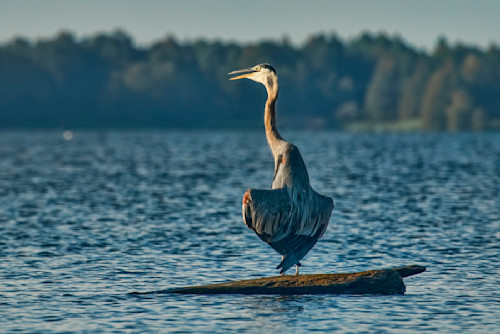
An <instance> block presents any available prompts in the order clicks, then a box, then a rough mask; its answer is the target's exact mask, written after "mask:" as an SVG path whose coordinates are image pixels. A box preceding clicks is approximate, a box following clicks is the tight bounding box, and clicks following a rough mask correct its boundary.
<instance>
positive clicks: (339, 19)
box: [0, 0, 500, 49]
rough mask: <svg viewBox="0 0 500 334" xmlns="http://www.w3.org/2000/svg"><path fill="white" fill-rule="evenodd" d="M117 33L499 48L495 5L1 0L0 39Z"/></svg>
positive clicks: (147, 39) (465, 0)
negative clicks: (365, 35)
mask: <svg viewBox="0 0 500 334" xmlns="http://www.w3.org/2000/svg"><path fill="white" fill-rule="evenodd" d="M116 28H122V29H124V30H126V31H128V32H129V33H130V34H131V35H132V36H133V37H134V38H135V40H136V41H137V43H138V44H141V45H147V44H149V43H151V42H154V41H156V40H158V39H161V38H163V37H165V36H166V35H168V34H171V35H174V36H176V37H178V38H179V39H180V40H181V41H182V40H186V39H187V40H194V39H196V38H199V37H204V38H208V39H215V38H217V39H222V40H226V41H227V40H232V41H241V42H249V41H258V40H261V39H269V38H271V39H281V38H282V37H283V36H284V35H287V36H288V37H289V38H290V39H291V40H292V41H293V42H294V43H301V42H303V41H304V40H305V39H306V38H307V37H308V36H310V35H311V34H313V33H318V32H324V33H330V32H336V33H337V34H338V35H339V36H341V37H343V38H350V37H354V36H357V35H358V34H359V33H360V32H362V31H370V32H375V33H377V32H381V31H383V32H386V33H388V34H389V35H394V34H398V35H400V36H401V37H403V38H404V39H405V40H406V41H408V42H409V43H410V44H412V45H415V46H417V47H421V48H428V49H429V48H432V47H433V46H434V45H435V42H436V39H437V37H438V36H441V35H444V36H446V37H447V38H448V40H449V41H450V42H451V43H455V42H458V41H461V42H465V43H468V44H474V45H478V46H481V47H486V46H488V45H490V44H491V43H495V44H497V45H498V44H500V1H496V0H413V1H406V0H378V1H377V0H371V1H368V0H364V1H363V0H331V1H326V0H309V1H305V0H304V1H296V0H274V1H272V0H268V1H265V0H248V1H243V0H232V1H231V0H205V1H202V0H199V1H195V0H171V1H165V0H164V1H161V0H142V1H138V0H0V42H5V41H8V40H10V39H12V38H13V37H14V36H25V37H29V38H39V37H50V36H52V35H54V34H55V33H56V32H58V31H60V30H62V29H65V30H70V31H73V32H75V33H76V35H77V36H79V37H82V36H88V35H92V34H95V33H96V32H102V31H106V32H109V31H112V30H114V29H116Z"/></svg>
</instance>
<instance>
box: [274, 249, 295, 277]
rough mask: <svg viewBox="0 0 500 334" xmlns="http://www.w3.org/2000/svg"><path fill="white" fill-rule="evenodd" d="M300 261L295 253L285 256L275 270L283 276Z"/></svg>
mask: <svg viewBox="0 0 500 334" xmlns="http://www.w3.org/2000/svg"><path fill="white" fill-rule="evenodd" d="M299 261H300V259H299V258H298V257H297V254H295V253H289V254H287V255H285V257H284V258H283V260H281V263H280V264H279V265H278V266H277V267H276V269H280V268H281V270H280V274H284V273H285V271H287V270H288V269H290V268H291V267H292V266H293V265H295V264H297V263H299Z"/></svg>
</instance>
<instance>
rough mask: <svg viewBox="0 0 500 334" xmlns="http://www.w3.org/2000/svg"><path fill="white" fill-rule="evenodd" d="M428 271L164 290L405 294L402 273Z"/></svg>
mask: <svg viewBox="0 0 500 334" xmlns="http://www.w3.org/2000/svg"><path fill="white" fill-rule="evenodd" d="M424 271H425V267H422V266H418V265H412V266H406V267H399V268H391V269H378V270H369V271H363V272H358V273H346V274H316V275H300V276H278V277H265V278H258V279H251V280H244V281H234V282H227V283H219V284H210V285H200V286H189V287H184V288H174V289H170V290H166V291H164V292H165V293H182V294H245V295H251V294H262V295H270V294H280V295H296V294H383V295H391V294H404V292H405V285H404V283H403V277H407V276H411V275H415V274H418V273H421V272H424Z"/></svg>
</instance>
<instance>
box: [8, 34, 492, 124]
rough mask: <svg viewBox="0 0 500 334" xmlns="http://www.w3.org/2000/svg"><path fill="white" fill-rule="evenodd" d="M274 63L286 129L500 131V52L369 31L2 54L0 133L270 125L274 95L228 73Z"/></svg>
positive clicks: (19, 45) (32, 47) (111, 40)
mask: <svg viewBox="0 0 500 334" xmlns="http://www.w3.org/2000/svg"><path fill="white" fill-rule="evenodd" d="M262 62H267V63H270V64H272V65H273V66H274V67H275V68H276V70H277V72H278V75H279V82H280V98H279V100H278V105H277V108H278V113H279V116H278V117H279V121H280V125H284V126H290V127H308V128H323V127H324V128H335V129H343V128H349V127H350V126H352V125H353V124H362V125H367V126H368V127H369V126H370V125H373V124H405V123H408V122H410V123H411V124H416V128H417V129H421V130H431V131H481V130H491V129H500V48H499V47H498V46H491V47H489V48H487V49H480V48H478V47H475V46H470V45H462V44H456V45H450V44H449V43H448V42H447V41H446V39H445V38H441V39H440V40H439V41H438V43H437V46H436V47H435V48H434V49H433V50H432V51H422V50H419V49H417V48H415V47H413V46H411V45H409V44H407V43H406V42H405V41H403V40H402V39H401V38H398V37H388V36H386V35H384V34H377V35H373V34H369V33H365V34H362V35H360V36H359V37H357V38H354V39H351V40H347V41H346V40H342V39H340V38H339V37H337V36H336V35H334V34H329V35H328V34H318V35H314V36H311V37H310V38H309V39H308V40H307V41H306V42H305V43H303V44H302V45H300V46H296V45H293V44H292V43H290V41H289V40H288V39H287V38H283V39H282V40H272V41H271V40H270V41H261V42H258V43H247V44H242V43H235V42H222V41H218V40H210V41H208V40H203V39H199V40H195V41H190V42H179V41H178V40H176V38H175V37H173V36H168V37H166V38H164V39H163V40H160V41H158V42H156V43H154V44H151V45H150V46H143V47H141V46H137V45H136V44H135V43H134V40H133V39H132V38H131V37H130V36H129V35H128V34H127V33H125V32H123V31H115V32H113V33H110V34H98V35H95V36H92V37H87V38H83V39H77V38H75V36H74V35H73V34H72V33H70V32H61V33H59V34H58V35H57V36H54V37H52V38H48V39H40V40H36V41H32V40H28V39H25V38H16V39H13V40H11V41H9V42H5V43H3V44H1V45H0V128H132V127H133V128H137V127H166V128H188V127H189V128H206V127H212V128H214V127H217V128H221V127H259V126H261V123H262V110H263V105H264V101H265V90H264V89H263V88H262V87H259V85H255V84H250V83H245V82H243V81H238V82H231V81H228V77H227V73H228V72H230V71H232V70H235V69H240V68H245V67H249V66H253V65H255V64H258V63H262Z"/></svg>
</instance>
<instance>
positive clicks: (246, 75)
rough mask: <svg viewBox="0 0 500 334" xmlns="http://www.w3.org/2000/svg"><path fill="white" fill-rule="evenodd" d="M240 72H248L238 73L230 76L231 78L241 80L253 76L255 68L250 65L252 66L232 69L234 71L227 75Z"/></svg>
mask: <svg viewBox="0 0 500 334" xmlns="http://www.w3.org/2000/svg"><path fill="white" fill-rule="evenodd" d="M247 72H250V73H247ZM238 73H246V74H242V75H238V76H237V77H234V78H230V79H229V80H239V79H244V78H248V77H249V76H251V75H252V74H254V73H255V70H254V68H253V67H250V68H245V69H243V70H238V71H232V72H230V73H228V74H227V75H233V74H238Z"/></svg>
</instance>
